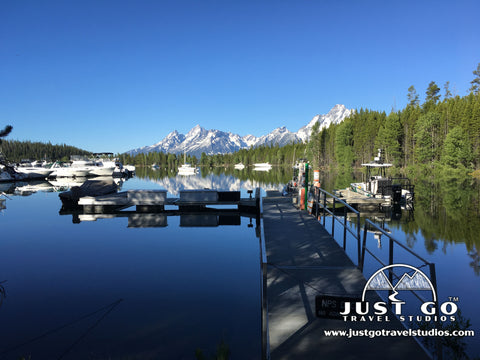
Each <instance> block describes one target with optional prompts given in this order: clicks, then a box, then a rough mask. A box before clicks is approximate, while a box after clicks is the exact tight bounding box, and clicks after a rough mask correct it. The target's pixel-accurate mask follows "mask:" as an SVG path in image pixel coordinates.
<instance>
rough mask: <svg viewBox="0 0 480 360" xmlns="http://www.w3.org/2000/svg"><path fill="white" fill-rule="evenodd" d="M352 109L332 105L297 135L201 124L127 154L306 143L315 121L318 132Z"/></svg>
mask: <svg viewBox="0 0 480 360" xmlns="http://www.w3.org/2000/svg"><path fill="white" fill-rule="evenodd" d="M351 113H352V110H349V109H347V108H346V107H345V106H344V105H335V106H334V107H333V108H332V109H331V110H330V111H329V112H328V114H326V115H316V116H314V117H313V119H312V120H311V121H310V122H309V123H308V124H307V125H305V126H303V127H301V128H300V129H299V130H298V131H297V132H296V133H293V132H291V131H289V130H288V129H287V128H286V127H284V126H283V127H279V128H277V129H275V130H273V131H272V132H271V133H269V134H267V135H263V136H260V137H256V136H253V135H246V136H240V135H237V134H232V133H230V132H224V131H220V130H206V129H204V128H203V127H201V126H200V125H197V126H195V127H194V128H193V129H191V130H190V131H189V132H188V133H187V134H186V135H183V134H180V133H178V131H177V130H174V131H172V132H171V133H170V134H168V135H167V136H166V137H165V138H164V139H163V140H162V141H160V142H158V143H156V144H154V145H150V146H144V147H141V148H138V149H134V150H130V151H128V153H129V154H132V155H136V154H139V153H148V152H152V151H159V152H165V153H167V152H168V153H174V154H180V153H184V152H186V153H188V154H190V155H195V156H197V157H199V156H200V155H201V153H202V152H205V153H206V154H207V155H213V154H221V153H231V152H235V151H238V150H240V149H246V148H249V147H252V146H260V145H269V144H279V145H280V146H283V145H286V144H289V143H291V142H299V141H307V140H308V137H309V136H310V133H311V131H312V127H313V125H314V124H315V123H316V122H319V123H320V129H323V128H325V127H328V126H330V124H338V123H340V122H342V121H343V120H344V119H345V118H346V117H348V116H350V114H351Z"/></svg>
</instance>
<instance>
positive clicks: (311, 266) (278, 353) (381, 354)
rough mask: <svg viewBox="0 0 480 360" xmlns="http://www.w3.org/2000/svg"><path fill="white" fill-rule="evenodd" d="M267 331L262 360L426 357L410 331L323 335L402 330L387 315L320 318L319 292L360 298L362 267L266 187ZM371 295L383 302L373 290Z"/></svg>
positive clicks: (314, 222)
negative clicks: (371, 318)
mask: <svg viewBox="0 0 480 360" xmlns="http://www.w3.org/2000/svg"><path fill="white" fill-rule="evenodd" d="M263 227H264V229H263V231H264V241H265V243H264V246H265V249H264V252H265V256H264V259H263V277H264V280H263V282H264V286H263V311H262V312H263V326H262V327H263V336H264V354H263V358H265V359H273V360H278V359H289V360H290V359H370V360H373V359H382V360H383V359H398V360H404V359H410V360H413V359H429V356H427V354H426V353H425V352H424V350H423V349H422V347H421V346H420V345H419V344H418V343H417V342H416V341H415V340H414V339H413V338H410V337H375V338H369V337H352V338H350V339H348V338H346V337H341V336H330V337H328V336H326V335H325V333H324V330H347V331H348V330H349V329H350V328H351V329H355V330H365V329H367V330H382V329H387V330H393V329H396V330H405V328H404V327H403V325H402V324H401V323H400V322H399V321H398V320H397V319H396V318H395V316H394V315H393V314H390V319H391V321H390V322H380V323H376V322H345V321H343V319H329V318H323V317H318V316H317V314H316V303H315V302H316V298H317V296H318V295H321V296H324V295H327V296H344V297H352V298H358V297H360V295H361V292H362V290H363V288H364V286H365V284H366V279H365V278H364V276H363V274H362V273H361V271H360V270H359V269H358V268H357V267H356V266H355V265H354V264H353V262H352V261H351V260H350V259H349V258H348V256H347V255H346V254H345V252H344V251H343V249H342V248H341V247H340V246H339V245H338V244H337V243H336V241H335V240H334V239H333V238H332V237H331V235H330V234H329V233H328V232H327V231H326V230H325V229H324V228H323V226H322V225H321V224H320V223H319V222H318V221H317V220H316V219H315V218H314V217H313V216H310V215H308V213H307V212H306V211H299V210H298V209H297V208H295V207H294V206H293V205H292V199H291V198H289V197H287V198H286V197H282V196H280V194H279V193H278V192H277V193H275V192H267V197H266V198H264V199H263ZM371 293H373V294H372V295H371V296H372V298H371V299H369V300H373V301H379V300H380V298H379V297H378V295H376V294H375V293H374V292H371Z"/></svg>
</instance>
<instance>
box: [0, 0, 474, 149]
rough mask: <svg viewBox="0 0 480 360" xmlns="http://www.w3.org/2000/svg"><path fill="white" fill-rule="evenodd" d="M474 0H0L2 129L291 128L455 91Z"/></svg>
mask: <svg viewBox="0 0 480 360" xmlns="http://www.w3.org/2000/svg"><path fill="white" fill-rule="evenodd" d="M479 14H480V1H478V0H456V1H442V0H437V1H422V0H415V1H410V0H408V1H404V0H402V1H396V2H395V1H385V0H381V1H368V0H362V1H353V0H352V1H349V0H342V1H337V0H331V1H325V0H288V1H287V0H236V1H234V0H171V1H161V0H157V1H142V0H137V1H133V0H132V1H122V0H115V1H110V0H79V1H73V0H62V1H49V0H41V1H39V0H23V1H18V0H2V1H0V127H2V128H3V127H4V126H5V125H7V124H10V125H12V126H13V127H14V129H13V132H12V134H11V135H10V136H9V137H8V139H18V140H32V141H43V142H47V141H51V142H52V143H54V144H55V143H67V144H70V145H74V146H78V147H81V148H84V149H87V150H90V151H112V152H123V151H126V150H130V149H133V148H136V147H140V146H144V145H151V144H153V143H156V142H158V141H160V140H161V139H163V138H164V137H165V136H166V135H167V134H168V133H169V132H170V131H172V130H174V129H177V130H178V131H180V132H182V133H186V132H187V131H188V130H190V129H191V128H192V127H193V126H195V125H196V124H200V125H201V126H203V127H205V128H207V129H212V128H215V129H219V130H224V131H231V132H234V133H238V134H240V135H247V134H253V135H256V136H260V135H264V134H266V133H268V132H270V131H272V130H273V129H274V128H276V127H279V126H286V127H287V128H288V129H289V130H291V131H297V130H298V128H300V127H301V126H303V125H305V124H306V123H308V122H309V121H310V120H311V118H312V117H313V116H314V115H316V114H324V113H327V112H328V111H329V109H330V108H332V107H333V106H334V105H335V104H339V103H340V104H345V106H347V107H348V108H360V107H364V108H370V109H374V110H385V111H387V112H389V111H390V110H391V109H392V107H393V106H396V108H397V109H401V108H403V107H404V106H405V104H406V95H407V89H408V87H409V86H410V85H414V86H415V88H416V89H417V92H418V93H419V94H420V96H421V98H423V97H424V93H425V90H426V88H427V86H428V84H429V82H430V81H435V82H436V83H437V85H438V86H440V87H441V88H442V94H443V85H444V83H445V82H446V81H450V85H451V89H452V90H453V91H454V92H456V93H457V94H458V95H462V96H463V95H466V93H467V90H468V88H469V87H470V81H471V80H472V79H473V74H472V71H473V70H475V69H476V67H477V64H478V63H479V62H480V25H479V22H478V19H479V17H478V15H479Z"/></svg>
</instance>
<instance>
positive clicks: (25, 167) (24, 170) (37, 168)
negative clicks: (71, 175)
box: [15, 160, 53, 179]
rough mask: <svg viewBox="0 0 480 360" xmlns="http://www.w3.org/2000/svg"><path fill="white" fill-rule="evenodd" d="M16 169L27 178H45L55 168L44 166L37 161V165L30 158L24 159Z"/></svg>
mask: <svg viewBox="0 0 480 360" xmlns="http://www.w3.org/2000/svg"><path fill="white" fill-rule="evenodd" d="M15 171H16V172H17V173H19V174H23V175H24V178H25V179H45V178H47V177H48V176H49V175H50V174H51V173H52V172H53V169H51V168H46V167H43V166H42V163H39V162H35V165H33V164H32V162H30V161H28V160H22V162H21V163H20V164H18V165H17V166H16V167H15Z"/></svg>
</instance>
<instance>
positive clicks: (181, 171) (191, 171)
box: [178, 154, 198, 175]
mask: <svg viewBox="0 0 480 360" xmlns="http://www.w3.org/2000/svg"><path fill="white" fill-rule="evenodd" d="M183 162H184V164H182V165H181V166H180V167H179V168H178V175H195V174H197V171H198V169H197V168H196V167H195V166H192V165H191V164H189V163H187V154H183Z"/></svg>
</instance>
